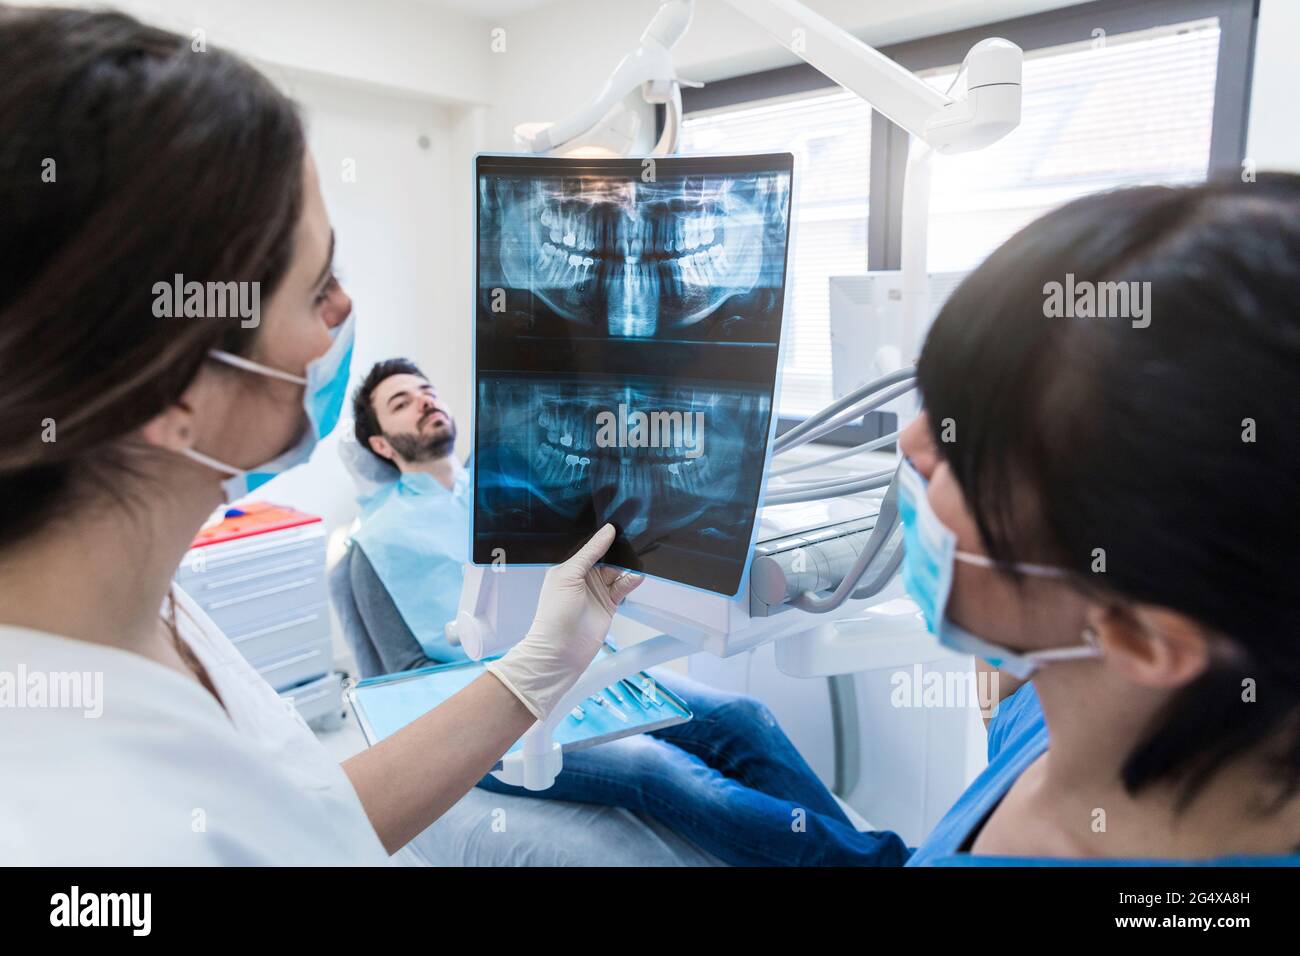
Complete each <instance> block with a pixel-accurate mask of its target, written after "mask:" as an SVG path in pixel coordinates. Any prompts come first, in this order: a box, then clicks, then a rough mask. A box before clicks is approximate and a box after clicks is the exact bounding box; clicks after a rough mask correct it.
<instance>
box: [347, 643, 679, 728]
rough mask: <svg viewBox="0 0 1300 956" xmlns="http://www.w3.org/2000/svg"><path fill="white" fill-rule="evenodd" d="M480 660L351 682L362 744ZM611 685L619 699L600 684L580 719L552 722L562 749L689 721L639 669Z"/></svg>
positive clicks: (467, 675) (428, 704) (412, 713)
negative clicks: (599, 698)
mask: <svg viewBox="0 0 1300 956" xmlns="http://www.w3.org/2000/svg"><path fill="white" fill-rule="evenodd" d="M611 653H613V651H612V649H611V648H610V647H609V646H608V645H606V646H605V647H603V648H601V651H600V654H599V655H598V656H597V660H599V659H601V657H602V656H604V655H608V654H611ZM483 663H484V662H482V661H460V662H456V663H453V664H435V665H433V666H432V667H421V668H418V669H416V670H411V671H403V672H401V673H399V674H386V675H384V676H382V677H370V678H367V679H366V680H363V681H359V682H358V683H356V684H355V685H353V687H351V688H350V689H349V690H348V691H347V693H346V694H345V695H344V696H345V697H346V699H347V701H348V703H349V704H350V705H351V707H352V712H353V713H354V714H356V715H357V723H358V724H360V725H361V732H362V733H363V734H364V735H365V738H366V743H367V744H369V745H371V746H373V745H375V744H376V743H378V742H379V741H381V740H383V739H384V738H385V737H388V736H390V735H392V734H394V733H396V732H397V731H399V730H401V729H402V728H403V727H405V726H406V725H407V724H409V723H411V722H412V721H414V720H416V719H417V718H419V717H422V716H424V715H425V714H427V713H428V712H429V711H431V710H433V708H435V707H437V706H438V705H439V704H441V703H442V702H443V701H445V700H447V699H448V698H449V697H451V696H453V695H454V694H456V693H458V692H460V691H462V690H464V689H465V688H466V687H468V686H469V685H470V684H471V683H473V682H474V680H475V679H476V678H477V677H478V676H479V675H480V674H482V673H483V672H484V668H483ZM629 685H631V686H629ZM649 686H653V689H654V700H657V701H658V703H657V704H656V703H654V702H653V700H652V699H651V696H650V694H649V693H648V691H646V690H644V689H642V688H643V687H649ZM613 689H614V690H615V691H617V692H618V697H621V698H622V700H621V701H620V700H618V699H617V698H616V697H614V696H613V695H612V694H611V693H610V691H609V688H603V689H602V690H601V692H600V693H601V696H602V697H603V698H604V699H605V702H606V703H605V704H604V705H601V704H598V703H596V702H595V701H594V700H593V699H592V698H591V697H588V698H586V699H585V700H583V701H582V704H581V706H582V710H583V711H584V712H585V714H586V716H585V717H584V718H583V719H582V720H577V719H576V718H575V717H574V716H573V714H572V713H570V714H568V715H566V716H565V718H564V719H563V720H561V721H560V722H559V724H558V725H556V727H555V732H554V735H553V739H554V740H555V742H556V743H558V744H559V745H560V749H561V751H563V752H565V753H568V752H569V751H573V750H583V749H585V748H587V747H594V746H596V744H601V743H604V742H605V741H607V740H617V739H618V738H619V737H628V736H631V735H632V734H643V733H646V732H647V731H651V730H658V729H660V728H661V727H671V726H673V725H674V724H682V723H685V722H686V721H688V720H690V719H691V716H692V715H691V709H690V708H689V707H687V706H686V702H685V701H683V700H682V699H681V698H680V697H678V696H677V695H676V694H674V693H673V692H672V691H670V690H668V688H666V687H663V686H661V685H659V684H657V683H656V682H655V681H654V679H653V678H651V677H650V676H649V675H648V674H646V673H645V672H644V671H642V672H640V673H637V674H634V675H632V676H631V677H626V678H624V679H623V680H621V681H619V682H618V683H617V684H616V685H615V686H614V688H613ZM613 708H617V710H618V711H620V712H622V713H623V714H624V715H625V716H626V717H627V720H626V721H623V720H621V719H620V718H619V717H618V716H617V714H616V713H615V712H614V709H613ZM520 746H522V740H518V741H515V744H514V746H513V747H511V748H510V750H509V751H507V753H512V752H514V751H515V750H518V749H519V747H520Z"/></svg>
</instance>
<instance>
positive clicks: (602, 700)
mask: <svg viewBox="0 0 1300 956" xmlns="http://www.w3.org/2000/svg"><path fill="white" fill-rule="evenodd" d="M591 700H593V701H595V702H596V703H597V704H599V705H600V706H601V707H604V708H605V709H606V710H607V711H609V712H610V713H611V714H613V715H614V716H615V717H617V718H618V719H619V720H621V721H623V723H625V724H626V723H627V720H628V717H627V714H625V713H624V712H623V711H622V710H620V709H619V708H617V707H615V706H614V705H613V704H611V703H610V702H609V701H607V700H606V699H605V698H604V696H603V695H601V694H592V695H591Z"/></svg>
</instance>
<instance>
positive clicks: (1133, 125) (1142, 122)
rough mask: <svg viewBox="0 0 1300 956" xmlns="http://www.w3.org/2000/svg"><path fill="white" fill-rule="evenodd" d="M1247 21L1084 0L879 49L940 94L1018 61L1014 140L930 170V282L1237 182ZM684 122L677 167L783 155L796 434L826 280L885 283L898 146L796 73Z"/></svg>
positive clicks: (689, 95) (1235, 5)
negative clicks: (1095, 204)
mask: <svg viewBox="0 0 1300 956" xmlns="http://www.w3.org/2000/svg"><path fill="white" fill-rule="evenodd" d="M1254 17H1255V14H1254V5H1253V3H1252V0H1147V2H1144V3H1141V4H1136V3H1130V2H1128V0H1094V2H1092V3H1083V4H1078V5H1074V6H1069V7H1065V8H1062V9H1057V10H1052V11H1048V12H1047V13H1043V14H1039V15H1036V16H1030V17H1024V18H1020V19H1017V20H1008V21H1004V22H1001V23H994V24H989V25H987V26H984V27H978V28H974V29H971V30H964V31H961V32H959V33H953V34H947V35H944V36H939V37H929V38H926V39H922V40H916V41H911V42H908V43H904V44H899V45H897V46H895V47H888V48H885V49H884V50H883V52H885V53H886V54H887V55H889V56H891V57H893V58H894V59H896V60H897V61H898V62H900V63H901V64H903V65H904V66H906V67H907V68H908V69H911V70H913V71H916V72H917V73H919V75H921V76H922V77H924V78H926V79H927V80H928V81H930V82H931V83H933V84H934V85H935V86H936V87H938V88H940V89H946V88H947V87H948V85H949V84H950V83H951V80H952V77H953V76H954V74H955V72H956V66H955V65H954V64H956V63H957V62H958V61H959V60H960V59H961V57H962V56H964V55H965V53H966V51H967V50H969V49H970V47H971V46H972V45H973V44H974V43H975V42H977V41H978V40H981V39H983V38H984V37H988V36H1003V37H1006V38H1008V39H1010V40H1012V41H1013V42H1015V43H1017V44H1019V45H1020V46H1021V48H1022V49H1024V50H1025V62H1024V98H1023V103H1022V117H1021V125H1020V126H1019V127H1018V128H1017V129H1016V130H1015V131H1014V132H1013V133H1011V134H1010V135H1009V136H1007V137H1006V139H1004V140H1003V141H1001V142H999V143H997V144H995V145H993V146H991V147H989V148H988V149H985V150H982V151H979V152H976V153H969V154H965V155H961V156H951V157H950V156H938V155H936V156H935V157H934V160H933V186H932V191H931V198H930V227H929V269H930V271H931V272H951V271H967V270H969V269H972V268H974V267H975V266H976V265H978V264H979V262H980V261H981V260H982V259H983V258H984V257H985V256H987V255H988V253H989V252H991V251H992V250H993V249H994V248H996V247H997V246H998V245H999V244H1000V243H1001V242H1002V241H1003V240H1005V239H1006V238H1007V237H1008V236H1010V235H1011V234H1012V233H1013V232H1015V231H1016V230H1017V229H1019V228H1020V227H1022V226H1023V225H1025V224H1026V223H1028V222H1030V221H1031V220H1033V219H1035V218H1037V217H1038V216H1040V215H1042V214H1043V213H1045V212H1047V211H1049V210H1050V209H1053V208H1055V207H1057V206H1059V205H1061V204H1062V203H1065V202H1068V201H1070V200H1071V199H1074V198H1077V197H1079V196H1082V195H1085V194H1087V193H1091V192H1095V191H1098V190H1101V189H1110V188H1115V187H1119V186H1126V185H1135V184H1139V183H1178V182H1188V181H1194V180H1197V179H1201V178H1203V177H1204V176H1205V175H1206V173H1207V171H1221V170H1226V169H1232V168H1234V167H1236V166H1237V165H1238V164H1239V163H1240V162H1241V160H1242V154H1243V152H1244V148H1245V121H1246V112H1247V106H1248V91H1249V78H1250V71H1251V59H1252V50H1253V35H1254V27H1255V19H1254ZM683 106H684V109H685V113H686V116H685V119H684V121H683V124H682V137H681V141H682V151H683V152H759V151H764V150H789V151H790V152H792V153H794V156H795V177H796V193H795V201H796V203H797V206H796V208H797V216H796V219H795V221H794V228H793V230H792V234H791V239H792V242H793V247H792V256H791V261H790V270H789V275H788V277H787V281H788V282H789V283H790V292H789V296H788V299H787V301H788V311H787V313H786V323H787V326H788V328H787V333H786V335H787V338H786V353H785V361H784V367H783V370H782V379H781V393H782V394H781V407H780V413H781V416H782V418H783V419H785V420H787V421H788V420H789V419H798V418H802V417H804V416H805V415H807V414H809V413H810V412H812V411H815V410H816V409H817V408H820V407H821V406H823V405H824V404H826V402H828V401H829V400H830V399H831V397H832V396H831V367H830V329H829V290H828V285H829V283H828V280H829V279H830V277H831V276H836V275H860V274H862V273H863V272H866V271H867V270H868V269H873V270H875V269H896V268H898V264H899V258H900V240H901V205H902V195H901V183H902V178H901V177H902V170H903V167H904V164H905V159H906V152H907V135H906V134H905V133H903V132H902V131H901V130H899V129H898V128H897V127H894V126H893V125H892V124H890V123H888V122H887V121H885V120H884V119H883V118H882V117H880V116H878V115H874V116H873V112H872V111H871V109H870V108H869V107H868V106H867V105H866V104H865V103H863V102H862V101H861V100H859V99H858V98H857V97H856V96H855V95H853V94H850V93H847V92H845V91H843V90H841V89H840V88H839V87H837V86H835V85H833V84H832V83H831V81H830V80H828V79H827V78H826V77H824V76H822V75H821V74H820V73H818V72H817V71H816V70H814V69H813V68H812V67H810V66H808V65H806V64H800V65H797V66H792V67H785V68H782V69H779V70H771V71H768V72H766V73H758V74H753V75H750V76H744V77H735V78H732V79H729V80H723V81H719V82H714V83H711V84H709V85H707V86H705V87H704V88H703V89H699V90H686V91H684V92H683ZM868 432H870V433H871V434H874V433H875V432H876V429H868ZM853 437H855V438H856V439H857V440H861V432H859V433H858V434H857V435H856V436H853ZM866 437H870V434H868V435H867V436H866Z"/></svg>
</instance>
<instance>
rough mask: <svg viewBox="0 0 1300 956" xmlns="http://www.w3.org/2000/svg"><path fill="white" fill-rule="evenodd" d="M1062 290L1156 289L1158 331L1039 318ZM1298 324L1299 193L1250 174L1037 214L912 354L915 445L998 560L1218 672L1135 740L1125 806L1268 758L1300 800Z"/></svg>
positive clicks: (1152, 295) (1192, 788)
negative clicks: (1132, 613)
mask: <svg viewBox="0 0 1300 956" xmlns="http://www.w3.org/2000/svg"><path fill="white" fill-rule="evenodd" d="M1067 276H1069V277H1070V278H1071V281H1073V282H1074V283H1075V285H1076V286H1077V287H1082V286H1083V284H1085V283H1092V284H1093V286H1092V287H1094V288H1097V287H1100V284H1101V283H1131V282H1139V283H1149V284H1150V285H1149V286H1148V287H1147V288H1148V290H1149V294H1148V295H1147V307H1148V310H1149V311H1148V312H1147V315H1146V316H1145V318H1144V319H1143V320H1142V321H1132V320H1130V319H1129V318H1126V317H1120V316H1112V317H1107V318H1097V317H1094V318H1085V317H1077V318H1072V317H1048V315H1047V313H1046V311H1045V306H1044V302H1045V299H1046V296H1047V292H1048V288H1049V285H1050V284H1051V283H1057V284H1058V285H1059V284H1060V283H1063V282H1064V281H1065V280H1066V278H1067ZM1297 302H1300V176H1293V175H1285V174H1270V175H1263V174H1261V175H1260V176H1259V177H1258V180H1257V181H1255V182H1249V183H1246V182H1240V181H1235V180H1233V181H1225V182H1212V183H1203V184H1199V185H1193V186H1182V187H1159V186H1149V187H1142V188H1135V189H1124V190H1118V191H1115V192H1108V193H1100V194H1096V195H1093V196H1088V197H1086V198H1084V199H1080V200H1077V201H1075V202H1072V203H1070V204H1068V205H1066V206H1064V207H1062V208H1061V209H1058V210H1056V211H1055V212H1052V213H1049V214H1048V215H1046V216H1044V217H1043V218H1042V219H1039V220H1038V221H1036V222H1034V223H1032V224H1031V225H1029V226H1027V227H1026V228H1025V229H1023V230H1022V231H1021V232H1020V233H1018V234H1017V235H1016V236H1014V237H1012V238H1011V239H1010V240H1009V241H1008V242H1007V243H1006V244H1005V245H1003V246H1002V247H1001V248H1000V249H998V250H997V251H996V252H994V253H993V254H992V255H991V256H989V258H988V259H987V260H985V262H984V264H983V265H981V266H980V267H979V268H978V269H976V270H975V271H974V272H973V273H971V275H970V276H968V277H967V278H966V280H965V281H964V282H963V283H962V284H961V286H960V287H959V288H958V289H957V291H956V292H955V293H954V294H953V296H952V297H951V298H950V299H949V300H948V301H947V303H945V305H944V307H943V310H942V312H941V313H940V315H939V317H938V318H937V319H936V320H935V323H934V327H933V328H932V329H931V330H930V334H929V337H928V339H927V340H926V343H925V349H924V351H923V353H922V355H921V360H920V363H919V364H918V367H917V372H918V380H919V383H920V387H921V391H922V392H923V393H924V396H925V405H926V409H927V411H928V412H929V418H930V424H931V427H932V428H933V429H934V431H935V438H936V441H937V442H938V448H939V450H940V452H941V453H942V454H943V456H944V459H945V460H946V461H947V462H948V464H949V465H950V467H951V468H952V473H953V477H954V478H955V479H956V481H957V484H958V485H959V486H960V488H961V490H962V493H963V495H964V496H965V499H966V501H967V502H968V504H969V506H970V508H971V512H972V514H973V515H974V517H975V520H976V523H977V524H978V526H979V529H980V533H981V535H982V537H983V540H984V545H985V547H986V548H987V550H988V552H989V554H990V555H991V556H992V557H994V558H995V559H998V560H1000V561H1006V562H1011V561H1039V562H1044V561H1045V562H1050V563H1054V564H1058V565H1061V566H1063V567H1065V568H1066V569H1068V570H1069V571H1070V572H1072V576H1073V578H1074V579H1075V580H1076V581H1077V582H1078V583H1079V584H1080V587H1081V590H1082V591H1084V592H1085V593H1092V594H1095V595H1097V596H1099V597H1100V598H1101V599H1102V600H1110V601H1113V602H1114V603H1116V604H1125V603H1132V604H1151V605H1156V606H1158V607H1165V608H1171V609H1173V610H1176V611H1179V612H1181V613H1182V614H1185V615H1187V616H1188V617H1190V618H1192V619H1193V620H1195V621H1197V622H1198V623H1199V624H1200V625H1201V626H1202V627H1205V628H1207V629H1209V630H1210V631H1211V632H1212V633H1215V634H1217V635H1221V636H1222V637H1223V638H1226V639H1227V642H1228V643H1229V645H1230V647H1231V649H1232V653H1231V654H1230V655H1223V656H1222V657H1220V656H1218V655H1216V656H1215V658H1214V660H1213V663H1212V664H1211V666H1210V667H1209V668H1208V669H1207V670H1206V672H1205V673H1204V674H1202V675H1201V676H1200V677H1199V678H1198V679H1196V680H1195V681H1194V682H1192V683H1191V684H1190V685H1188V686H1187V687H1186V688H1185V689H1184V690H1182V691H1181V692H1179V694H1178V695H1177V696H1176V697H1175V698H1174V699H1173V700H1172V701H1171V702H1170V704H1169V706H1168V709H1167V711H1166V712H1165V713H1163V714H1161V715H1160V717H1159V719H1158V720H1157V721H1156V722H1155V724H1154V725H1153V726H1151V727H1149V728H1146V737H1145V739H1144V741H1143V742H1142V743H1141V744H1140V745H1139V746H1138V747H1137V748H1136V749H1135V750H1134V752H1133V753H1132V754H1130V755H1129V757H1128V760H1127V761H1126V763H1125V765H1124V768H1123V779H1124V782H1125V784H1126V785H1127V786H1128V788H1129V789H1130V790H1131V791H1133V792H1136V791H1138V790H1140V789H1142V788H1143V787H1145V786H1148V785H1149V784H1151V783H1153V782H1155V781H1171V782H1178V783H1181V784H1183V791H1182V793H1183V796H1184V799H1190V797H1191V796H1192V795H1194V794H1195V793H1196V792H1197V790H1198V788H1199V787H1200V786H1201V785H1203V784H1204V783H1205V782H1206V781H1207V780H1209V779H1210V777H1211V776H1212V775H1213V774H1214V773H1216V772H1217V771H1219V770H1220V769H1221V768H1223V767H1224V766H1225V765H1226V764H1227V763H1228V762H1229V761H1231V760H1232V759H1234V758H1236V757H1238V756H1240V755H1242V754H1243V753H1244V752H1246V751H1248V750H1251V749H1252V748H1256V747H1263V746H1266V745H1269V744H1272V743H1278V752H1277V753H1275V754H1273V756H1274V757H1275V766H1276V769H1277V780H1278V782H1279V784H1280V788H1281V793H1282V794H1283V795H1284V796H1285V795H1289V794H1293V793H1295V792H1296V791H1297V790H1298V789H1300V734H1297V733H1296V728H1297V722H1298V719H1300V639H1298V638H1297V629H1296V621H1297V620H1300V583H1298V582H1300V548H1297V547H1296V544H1295V541H1294V537H1295V536H1294V533H1293V531H1292V530H1291V529H1294V528H1295V527H1296V503H1297V501H1300V429H1297V427H1296V422H1297V421H1300V308H1298V307H1297ZM945 422H951V423H953V424H954V425H955V429H956V440H955V441H951V442H945V441H944V440H943V431H944V428H945ZM1099 556H1103V557H1104V559H1105V564H1104V566H1103V565H1100V564H1098V563H1097V560H1098V557H1099ZM1103 567H1104V570H1103ZM1248 681H1249V682H1250V683H1249V684H1247V683H1245V682H1248ZM1256 682H1257V684H1258V698H1257V699H1256V700H1255V701H1253V702H1250V703H1243V690H1244V688H1245V687H1247V686H1254V684H1255V683H1256Z"/></svg>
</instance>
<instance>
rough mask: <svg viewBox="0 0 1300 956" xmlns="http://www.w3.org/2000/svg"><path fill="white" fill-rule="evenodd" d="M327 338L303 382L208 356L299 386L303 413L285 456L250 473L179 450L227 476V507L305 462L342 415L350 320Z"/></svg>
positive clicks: (217, 353)
mask: <svg viewBox="0 0 1300 956" xmlns="http://www.w3.org/2000/svg"><path fill="white" fill-rule="evenodd" d="M331 334H332V335H333V336H334V341H333V342H331V343H330V347H329V348H328V349H327V350H326V351H325V354H323V355H321V356H319V357H318V358H314V359H312V360H311V361H310V362H308V363H307V375H306V377H303V376H301V375H292V374H290V373H289V372H282V371H280V370H279V369H275V368H270V367H268V366H266V365H261V364H259V363H257V362H254V361H251V360H249V359H246V358H243V357H242V356H239V355H232V354H231V353H229V352H223V351H221V350H220V349H213V350H212V351H211V352H209V353H208V354H209V355H210V356H211V357H212V358H214V359H216V360H217V361H218V362H224V363H226V364H227V365H232V366H234V367H235V368H239V369H243V370H245V371H248V372H254V373H256V374H258V375H265V376H267V377H268V378H278V379H282V380H284V381H286V382H293V383H294V384H296V385H302V386H303V393H302V404H303V409H304V410H305V411H306V412H307V425H306V427H304V428H303V432H302V437H301V438H299V439H298V441H297V442H295V443H294V445H293V446H292V447H291V448H289V449H288V450H286V451H283V452H281V453H280V454H279V455H276V456H275V457H274V458H272V459H271V460H270V461H268V462H266V463H265V464H261V465H258V466H257V467H255V468H249V469H247V470H245V469H242V468H235V467H233V466H231V465H227V464H226V463H225V462H221V461H217V460H216V459H215V458H210V457H208V456H207V455H205V454H203V453H202V452H198V451H195V450H194V449H193V448H186V449H184V450H183V452H182V454H184V455H185V456H186V457H187V458H191V459H193V460H194V461H197V462H198V463H199V464H202V465H207V466H208V467H209V468H213V469H215V470H217V471H220V472H224V473H225V474H227V475H229V476H230V477H229V478H227V479H226V480H224V481H223V482H222V483H221V488H222V490H223V491H224V492H225V493H226V500H227V501H234V500H235V499H236V498H242V497H243V496H244V495H247V494H249V493H250V492H252V491H253V490H254V489H256V488H259V487H261V486H262V485H264V484H266V483H267V482H268V481H270V480H271V479H272V478H274V477H275V476H276V475H278V474H280V473H281V472H284V471H288V470H289V469H290V468H293V467H294V466H295V465H301V464H302V463H303V462H305V461H306V460H307V459H308V458H310V457H311V453H312V451H313V450H315V448H316V443H317V442H318V441H320V440H321V439H322V438H324V437H325V436H326V435H328V434H329V433H330V432H332V431H333V430H334V426H335V425H337V424H338V421H339V415H340V414H341V412H342V411H343V400H344V399H345V398H346V397H347V389H348V373H349V372H350V370H351V368H352V345H353V342H354V340H355V335H356V322H355V314H349V315H348V317H347V318H346V319H344V320H343V322H342V323H341V324H339V325H338V326H336V327H335V328H334V329H333V330H332V333H331Z"/></svg>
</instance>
